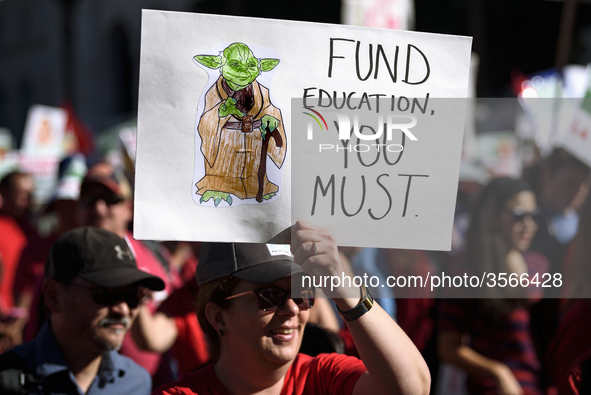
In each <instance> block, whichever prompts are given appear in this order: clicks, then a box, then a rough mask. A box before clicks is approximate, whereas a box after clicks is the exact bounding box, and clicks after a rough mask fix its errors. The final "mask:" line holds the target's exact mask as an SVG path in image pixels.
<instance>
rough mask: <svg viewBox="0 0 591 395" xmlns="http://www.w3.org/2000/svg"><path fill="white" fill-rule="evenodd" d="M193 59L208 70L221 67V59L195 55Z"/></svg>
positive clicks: (213, 56) (212, 56)
mask: <svg viewBox="0 0 591 395" xmlns="http://www.w3.org/2000/svg"><path fill="white" fill-rule="evenodd" d="M193 59H194V60H195V61H196V62H199V63H201V64H202V65H204V66H205V67H208V68H210V69H214V70H215V69H219V68H220V66H221V65H222V57H221V56H215V55H197V56H194V57H193Z"/></svg>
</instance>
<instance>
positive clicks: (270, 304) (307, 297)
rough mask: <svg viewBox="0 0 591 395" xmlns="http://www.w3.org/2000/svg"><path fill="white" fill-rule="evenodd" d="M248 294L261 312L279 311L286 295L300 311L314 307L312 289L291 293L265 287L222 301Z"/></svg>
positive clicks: (313, 290) (297, 290) (281, 289)
mask: <svg viewBox="0 0 591 395" xmlns="http://www.w3.org/2000/svg"><path fill="white" fill-rule="evenodd" d="M249 294H255V295H256V297H257V302H258V304H259V308H260V309H261V310H263V311H275V310H277V309H279V308H280V307H281V306H282V305H283V303H285V301H286V300H287V295H291V298H292V299H293V301H294V302H295V304H297V305H298V307H299V309H300V310H307V309H309V308H310V307H312V306H314V296H315V294H316V293H315V289H314V288H297V289H293V290H291V291H288V290H285V289H283V288H277V287H266V288H258V289H253V290H252V291H247V292H242V293H239V294H236V295H232V296H228V297H227V298H226V299H224V300H230V299H234V298H239V297H240V296H245V295H249Z"/></svg>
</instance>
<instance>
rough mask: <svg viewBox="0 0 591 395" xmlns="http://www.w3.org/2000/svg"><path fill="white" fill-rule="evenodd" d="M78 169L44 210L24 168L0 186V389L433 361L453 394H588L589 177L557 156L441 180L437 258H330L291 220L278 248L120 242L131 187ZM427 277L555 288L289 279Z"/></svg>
mask: <svg viewBox="0 0 591 395" xmlns="http://www.w3.org/2000/svg"><path fill="white" fill-rule="evenodd" d="M86 165H87V164H86V162H85V160H84V158H81V157H79V156H78V157H73V158H67V159H65V160H64V161H63V162H62V165H61V166H60V173H61V174H60V176H61V178H60V182H58V183H57V187H56V190H55V192H54V194H53V197H52V199H51V201H50V202H49V203H47V204H46V205H44V207H34V206H33V205H32V203H31V202H32V200H31V197H32V193H33V190H34V186H35V185H34V178H33V176H32V175H30V174H27V173H24V172H19V171H14V172H11V173H9V174H7V175H6V176H4V177H3V178H2V181H1V183H0V197H1V199H0V393H3V394H4V393H6V394H20V393H31V394H37V393H39V394H43V393H48V394H83V393H86V394H102V393H104V394H124V393H125V394H150V393H155V394H159V395H164V394H170V395H172V394H200V395H203V394H259V393H261V394H262V393H265V394H369V393H372V394H373V393H375V394H380V393H384V394H386V393H388V394H390V393H393V394H412V395H415V394H427V393H436V391H437V388H438V383H439V384H440V383H441V382H443V381H444V377H442V374H441V375H440V374H439V372H440V371H441V372H443V371H444V370H440V367H441V366H442V365H443V364H444V363H445V364H452V365H455V366H456V367H458V368H459V369H461V370H463V371H464V372H465V374H466V377H467V378H466V380H465V384H464V385H463V387H464V388H463V391H464V392H463V393H469V394H532V395H534V394H535V395H553V394H587V393H591V377H590V376H591V341H590V340H588V339H589V336H588V333H589V331H591V303H590V302H589V300H591V296H589V295H587V293H591V287H589V282H590V280H591V244H590V243H589V240H590V237H591V197H590V196H591V195H590V194H588V190H589V186H590V169H589V167H588V166H586V165H585V164H584V163H582V162H581V161H579V160H578V159H577V158H575V157H574V156H572V155H570V154H569V153H568V152H567V151H565V150H563V149H560V148H557V149H555V150H554V151H553V152H552V154H551V155H549V156H548V157H547V158H545V159H543V160H541V161H540V162H539V163H537V164H535V165H534V166H533V167H531V168H530V169H528V170H527V171H526V172H524V175H523V177H522V178H521V179H513V178H507V177H497V178H493V179H492V180H491V181H489V182H483V183H475V182H474V181H465V180H460V188H459V196H458V206H457V221H456V223H455V231H454V237H456V238H460V239H461V240H457V239H456V240H454V243H453V245H454V250H453V251H452V252H451V253H445V252H434V251H416V250H394V249H390V250H389V249H369V248H339V247H337V244H336V241H335V240H334V238H333V237H332V236H331V234H330V233H329V232H328V231H327V230H326V229H324V228H321V227H319V226H317V225H315V224H313V223H309V222H305V221H298V222H296V223H295V224H294V225H293V227H292V238H291V244H290V245H289V246H281V245H273V246H271V245H265V244H249V243H198V242H150V241H140V240H135V239H133V237H132V226H133V183H132V182H131V181H130V180H132V177H129V175H128V174H126V173H125V171H124V170H123V169H116V168H114V167H113V166H112V165H111V164H109V163H106V162H99V163H95V164H93V165H91V166H89V167H88V169H87V167H86ZM73 166H74V167H75V168H76V169H78V171H75V172H73V171H71V170H72V168H73ZM80 169H82V170H80ZM66 178H67V181H68V182H67V183H65V182H61V181H64V180H65V179H66ZM66 184H67V186H66ZM66 190H67V191H68V192H67V193H66V192H65V191H66ZM466 218H467V220H466ZM442 271H445V272H447V273H457V274H460V275H462V274H464V273H468V274H475V275H479V274H480V273H507V274H508V275H510V274H515V275H517V276H521V275H523V274H528V275H531V276H532V277H533V275H534V274H547V275H548V276H550V277H549V278H550V279H551V281H552V280H553V279H555V278H557V277H555V275H556V274H559V275H560V277H559V278H560V279H561V281H560V282H559V283H560V286H553V287H544V286H536V285H535V284H532V283H530V284H528V286H526V287H504V288H502V289H501V288H499V287H496V288H495V287H491V288H485V289H484V290H482V293H479V294H475V295H472V297H471V298H467V297H463V296H462V295H453V294H446V295H435V296H438V297H434V295H432V294H428V293H424V294H421V291H420V290H415V292H411V293H408V294H405V292H404V290H401V289H397V288H388V287H385V288H383V287H380V288H375V289H368V288H366V287H365V286H361V287H359V288H355V289H353V290H351V289H345V288H337V289H335V290H330V292H329V289H314V287H313V286H309V287H302V288H299V287H292V284H295V283H300V282H298V281H294V279H295V278H299V276H302V275H303V274H310V275H318V274H321V275H341V274H342V273H343V272H345V273H349V274H351V275H355V274H356V275H360V274H362V273H367V274H369V275H370V276H377V277H378V278H380V279H384V278H386V277H388V276H401V275H423V274H424V273H427V272H429V273H438V272H442ZM383 283H385V281H384V282H383ZM352 291H353V293H351V292H352ZM304 329H305V331H304ZM11 391H12V392H11ZM19 391H20V392H19ZM23 391H24V392H23ZM442 391H445V389H443V390H442V389H441V386H439V393H446V392H442Z"/></svg>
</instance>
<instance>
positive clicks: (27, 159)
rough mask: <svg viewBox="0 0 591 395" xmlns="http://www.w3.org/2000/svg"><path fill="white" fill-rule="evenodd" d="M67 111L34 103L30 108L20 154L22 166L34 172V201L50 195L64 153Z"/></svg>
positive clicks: (46, 198)
mask: <svg viewBox="0 0 591 395" xmlns="http://www.w3.org/2000/svg"><path fill="white" fill-rule="evenodd" d="M67 121H68V114H67V112H66V111H65V110H63V109H61V108H56V107H48V106H42V105H33V106H31V108H30V109H29V114H28V117H27V123H26V125H25V131H24V136H23V142H22V148H21V153H20V161H21V167H22V168H23V170H25V171H27V172H30V173H32V174H33V176H34V178H35V190H34V191H33V199H34V201H35V202H36V203H39V204H41V203H45V202H47V201H48V200H49V198H50V197H51V193H52V192H53V188H54V187H55V183H56V181H57V172H58V166H59V161H60V159H61V158H62V157H63V156H64V155H65V152H66V151H65V147H64V136H65V134H66V125H67Z"/></svg>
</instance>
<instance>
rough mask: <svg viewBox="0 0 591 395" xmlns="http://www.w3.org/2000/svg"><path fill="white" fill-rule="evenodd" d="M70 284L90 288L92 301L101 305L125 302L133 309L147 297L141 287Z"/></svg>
mask: <svg viewBox="0 0 591 395" xmlns="http://www.w3.org/2000/svg"><path fill="white" fill-rule="evenodd" d="M70 285H75V286H76V287H80V288H85V289H88V290H90V292H91V294H92V301H93V302H94V303H96V304H100V305H103V306H114V305H116V304H119V303H121V302H125V303H127V305H128V306H129V308H130V309H135V308H136V307H138V306H139V305H140V304H142V303H144V302H145V301H147V300H148V299H149V297H148V296H147V295H146V294H145V293H144V290H143V288H142V287H133V288H103V287H91V286H86V285H81V284H76V283H70Z"/></svg>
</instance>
